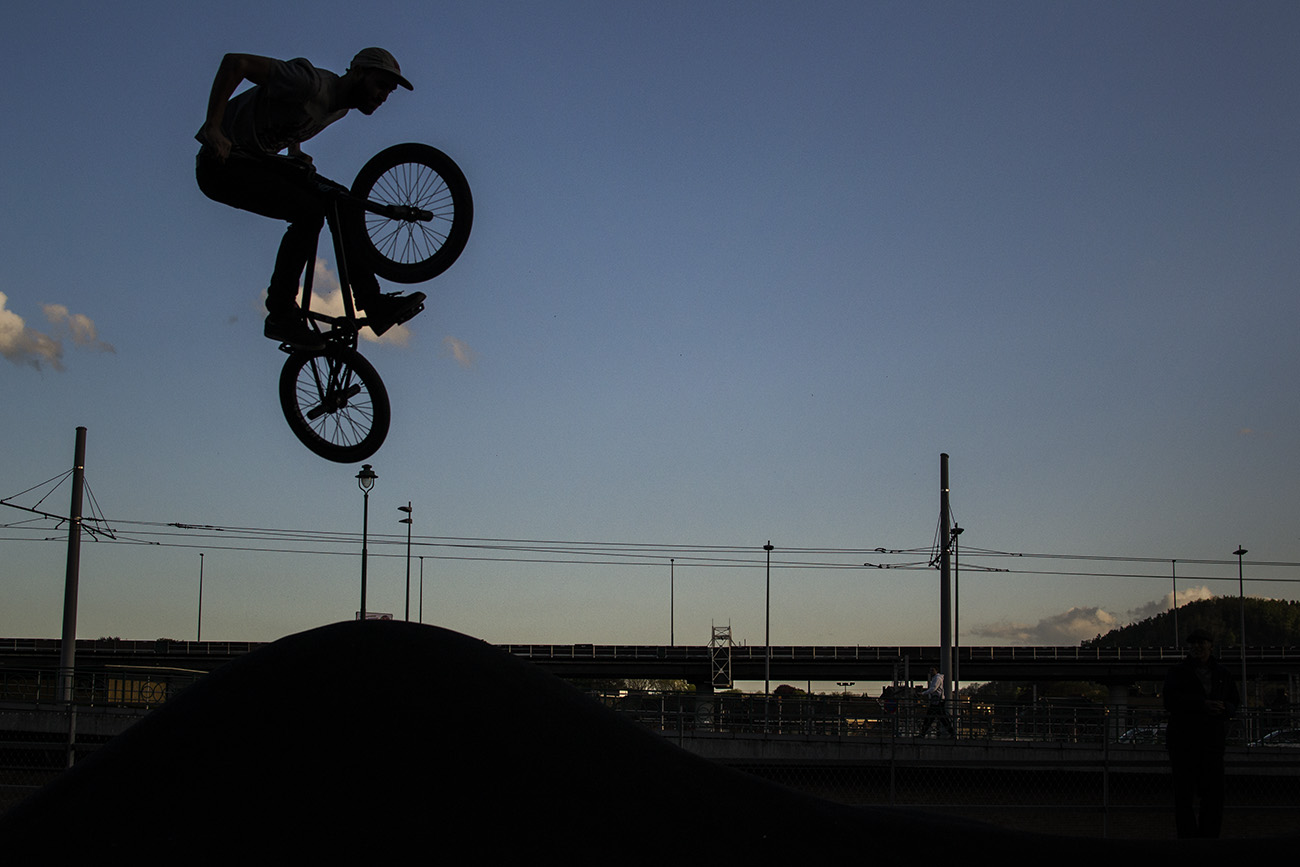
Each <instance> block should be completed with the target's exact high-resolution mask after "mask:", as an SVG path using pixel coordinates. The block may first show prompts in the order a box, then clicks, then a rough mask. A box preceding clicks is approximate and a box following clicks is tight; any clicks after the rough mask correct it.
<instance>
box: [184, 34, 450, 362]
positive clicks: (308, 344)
mask: <svg viewBox="0 0 1300 867" xmlns="http://www.w3.org/2000/svg"><path fill="white" fill-rule="evenodd" d="M244 81H250V82H252V83H253V85H254V86H253V87H251V88H249V89H248V90H246V91H244V92H243V93H241V94H239V96H236V97H234V98H233V99H231V94H233V93H234V92H235V89H236V88H237V87H239V85H240V84H241V83H243V82H244ZM398 85H401V86H402V87H405V88H406V89H407V90H413V89H414V88H412V87H411V83H410V82H409V81H407V80H406V79H405V78H403V77H402V71H401V68H400V67H399V66H398V65H397V61H396V60H395V59H394V58H393V55H391V54H389V53H388V52H387V51H385V50H384V49H382V48H366V49H363V50H362V51H360V52H358V53H357V56H356V57H354V58H352V65H351V66H349V67H348V70H347V72H346V73H345V74H343V75H342V76H339V75H335V74H334V73H332V72H327V71H325V70H323V69H317V68H316V67H314V66H312V65H311V63H309V62H308V61H307V60H305V59H304V58H301V57H299V58H297V59H294V60H288V61H284V60H274V59H272V58H270V57H260V56H258V55H255V54H227V55H226V56H225V57H224V58H222V60H221V66H220V67H219V68H218V69H217V75H216V78H215V79H214V80H213V82H212V94H211V96H210V97H209V99H208V115H207V120H206V121H205V122H204V124H203V128H202V129H200V130H199V132H198V135H196V136H195V138H197V139H198V140H199V142H201V143H202V145H203V147H202V148H201V149H200V150H199V155H198V161H197V167H196V170H195V175H196V177H197V179H198V183H199V189H201V190H202V191H203V193H204V195H206V196H207V197H208V198H210V199H213V200H215V201H218V202H222V203H224V204H227V205H231V206H232V207H236V208H240V209H241V210H245V211H252V212H253V213H255V214H261V215H263V216H265V217H272V218H274V219H280V220H287V221H288V222H289V228H288V230H287V231H285V233H284V239H283V240H282V241H281V242H280V251H279V253H278V254H277V255H276V259H275V270H274V271H273V272H272V274H271V285H270V286H269V287H268V289H267V292H266V308H267V311H268V314H267V317H266V328H265V334H266V336H267V337H269V338H271V339H272V340H276V341H279V342H281V343H287V344H289V345H290V346H293V347H295V348H298V349H319V348H321V347H322V346H323V345H324V343H323V341H322V340H321V337H320V334H319V332H317V331H316V330H314V329H312V328H309V327H308V325H307V322H306V319H305V317H304V315H303V313H302V310H301V308H299V307H298V303H297V298H298V286H299V281H300V280H301V278H302V274H303V269H304V268H308V267H311V266H312V264H313V263H312V262H311V261H310V260H311V258H312V255H313V253H314V251H315V249H316V239H317V237H318V236H319V235H320V231H321V228H322V226H323V224H324V221H325V206H326V201H325V195H326V194H325V193H324V192H322V190H321V189H320V188H319V187H318V186H317V185H316V184H314V183H312V182H311V179H310V173H311V172H310V167H311V157H309V156H307V155H306V154H304V153H303V152H302V147H301V145H302V143H303V142H305V141H306V140H307V139H309V138H311V137H312V136H314V135H316V133H318V132H320V131H321V130H322V129H324V128H325V127H327V126H329V125H330V124H331V123H333V122H334V121H336V120H338V119H339V118H341V117H343V115H345V114H347V113H348V110H349V109H353V108H355V109H358V110H359V111H360V112H361V113H362V114H364V115H370V114H373V113H374V111H375V110H376V109H377V108H379V106H381V105H383V104H384V101H385V100H386V99H388V95H389V94H390V93H392V92H393V91H394V90H396V89H397V87H398ZM282 150H283V151H286V152H287V154H288V156H289V157H291V158H292V159H284V158H275V155H276V154H278V153H279V152H280V151H282ZM343 243H344V250H345V252H346V253H347V254H348V265H349V270H350V273H351V276H352V290H353V296H354V298H355V300H356V304H357V306H358V307H360V308H361V309H362V310H364V311H365V312H366V316H367V324H368V325H369V326H370V328H371V330H373V331H374V332H375V333H376V334H383V333H384V332H385V331H387V330H388V329H389V328H391V327H392V326H393V325H396V324H398V323H401V322H405V321H406V320H407V319H410V318H411V317H412V316H414V315H415V314H416V313H419V312H420V310H421V309H422V308H421V305H422V304H423V303H424V297H425V296H424V293H423V292H412V293H411V294H410V295H402V294H400V293H392V294H388V295H383V294H381V293H380V291H379V281H378V280H376V279H375V276H374V274H372V273H370V272H369V271H368V270H367V269H366V268H365V267H363V263H364V262H365V261H366V260H365V257H364V255H362V254H361V252H360V250H359V249H357V248H356V245H355V244H354V243H352V242H351V240H350V239H348V238H346V237H345V238H344V241H343Z"/></svg>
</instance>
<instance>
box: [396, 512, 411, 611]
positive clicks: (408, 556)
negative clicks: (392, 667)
mask: <svg viewBox="0 0 1300 867" xmlns="http://www.w3.org/2000/svg"><path fill="white" fill-rule="evenodd" d="M397 511H399V512H405V513H406V517H405V518H403V519H402V520H401V523H403V524H405V525H406V622H407V623H410V622H411V525H412V524H413V523H415V522H414V520H412V515H411V501H410V500H407V501H406V505H405V506H398V507H397Z"/></svg>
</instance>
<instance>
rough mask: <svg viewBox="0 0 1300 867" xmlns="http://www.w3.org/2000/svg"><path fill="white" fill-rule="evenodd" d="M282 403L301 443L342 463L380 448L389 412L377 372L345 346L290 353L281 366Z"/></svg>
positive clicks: (286, 417) (390, 416) (363, 456)
mask: <svg viewBox="0 0 1300 867" xmlns="http://www.w3.org/2000/svg"><path fill="white" fill-rule="evenodd" d="M280 408H281V409H283V410H284V417H285V420H286V421H288V422H289V428H290V429H291V430H292V431H293V433H294V436H296V437H298V439H299V440H301V441H302V444H303V445H305V446H306V447H307V448H309V449H311V450H312V451H313V452H315V453H316V454H318V455H320V456H321V457H323V458H326V459H327V460H331V461H336V462H337V463H340V464H354V463H357V462H358V461H364V460H365V459H366V458H368V457H370V456H371V455H373V454H374V453H375V452H377V451H379V447H380V446H381V445H383V444H384V438H385V437H387V436H388V424H389V421H390V420H391V418H392V413H391V409H390V407H389V404H388V390H387V389H385V388H384V383H383V380H381V379H380V378H379V373H378V372H377V371H376V370H375V368H374V367H372V366H371V364H370V362H369V361H366V360H365V358H363V357H362V356H361V354H360V353H359V352H357V351H356V350H355V349H349V348H347V347H344V346H329V347H326V348H325V349H320V350H313V351H308V352H294V353H291V354H290V355H289V360H288V361H286V362H285V363H284V368H283V369H282V370H281V371H280Z"/></svg>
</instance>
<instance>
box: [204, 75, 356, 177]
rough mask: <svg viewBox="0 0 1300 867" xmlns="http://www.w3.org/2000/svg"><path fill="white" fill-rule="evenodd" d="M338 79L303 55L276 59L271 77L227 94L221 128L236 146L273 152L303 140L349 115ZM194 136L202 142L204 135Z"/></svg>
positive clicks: (249, 150) (252, 150)
mask: <svg viewBox="0 0 1300 867" xmlns="http://www.w3.org/2000/svg"><path fill="white" fill-rule="evenodd" d="M338 90H339V77H338V76H337V75H335V74H334V73H332V72H329V71H327V70H324V69H317V68H316V67H314V66H312V65H311V63H310V62H309V61H308V60H307V59H306V58H302V57H297V58H294V59H293V60H276V61H274V62H273V69H272V72H271V75H270V77H269V78H267V80H266V81H264V82H262V83H261V84H259V85H257V86H255V87H251V88H249V89H248V90H246V91H244V92H243V93H241V94H239V95H238V96H235V97H233V98H231V100H230V102H229V103H227V104H226V114H225V118H224V120H223V121H222V124H221V128H222V130H223V131H224V132H225V133H226V136H227V137H228V138H229V139H230V141H231V142H232V144H233V146H234V148H235V149H236V150H240V151H243V152H245V153H249V154H274V153H279V152H280V151H282V150H284V149H285V148H287V147H288V146H289V145H292V144H298V143H301V142H305V141H306V140H307V139H309V138H311V137H312V136H314V135H316V133H318V132H320V131H321V130H323V129H324V128H325V127H327V126H329V125H330V124H332V123H333V122H334V121H336V120H338V119H339V118H341V117H343V115H345V114H347V113H348V110H347V109H346V108H342V109H340V108H336V107H335V106H336V105H338ZM196 138H198V139H199V141H200V142H202V141H203V138H202V133H200V134H199V135H198V136H196Z"/></svg>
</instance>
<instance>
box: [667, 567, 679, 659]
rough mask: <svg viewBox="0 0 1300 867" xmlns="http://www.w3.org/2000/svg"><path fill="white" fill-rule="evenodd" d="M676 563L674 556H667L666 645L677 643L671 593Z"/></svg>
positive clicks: (674, 609)
mask: <svg viewBox="0 0 1300 867" xmlns="http://www.w3.org/2000/svg"><path fill="white" fill-rule="evenodd" d="M676 564H677V560H676V558H674V557H669V558H668V646H669V647H673V646H675V645H676V644H677V632H676V624H675V623H674V616H675V614H676V607H675V605H674V602H673V593H674V590H675V582H676V575H675V574H674V570H675V569H676Z"/></svg>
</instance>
